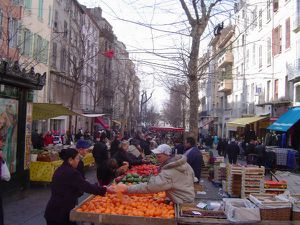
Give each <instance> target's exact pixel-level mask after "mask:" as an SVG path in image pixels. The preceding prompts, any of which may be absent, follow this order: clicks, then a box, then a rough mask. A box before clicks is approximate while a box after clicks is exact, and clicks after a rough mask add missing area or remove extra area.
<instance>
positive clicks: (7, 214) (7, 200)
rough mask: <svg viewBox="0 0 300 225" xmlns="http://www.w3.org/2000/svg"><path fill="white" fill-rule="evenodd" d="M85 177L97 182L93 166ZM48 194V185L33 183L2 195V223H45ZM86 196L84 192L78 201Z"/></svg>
mask: <svg viewBox="0 0 300 225" xmlns="http://www.w3.org/2000/svg"><path fill="white" fill-rule="evenodd" d="M86 178H87V180H88V181H89V182H91V183H96V182H97V180H96V168H95V167H91V168H88V169H87V171H86ZM50 195H51V190H50V185H45V184H42V185H41V184H34V185H31V187H30V188H29V189H27V190H25V191H20V192H15V193H13V194H10V195H9V196H3V208H4V224H5V225H46V221H45V219H44V212H45V209H46V205H47V203H48V200H49V199H50ZM87 197H88V194H84V195H83V196H82V197H81V198H80V199H79V202H81V201H83V200H84V199H86V198H87Z"/></svg>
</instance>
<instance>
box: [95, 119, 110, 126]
mask: <svg viewBox="0 0 300 225" xmlns="http://www.w3.org/2000/svg"><path fill="white" fill-rule="evenodd" d="M95 123H99V124H100V125H101V126H102V127H103V128H104V129H109V125H108V124H107V123H106V121H105V120H104V118H103V117H102V116H98V117H96V118H95Z"/></svg>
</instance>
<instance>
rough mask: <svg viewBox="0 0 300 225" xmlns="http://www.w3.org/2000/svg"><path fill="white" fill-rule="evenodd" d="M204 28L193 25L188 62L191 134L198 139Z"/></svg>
mask: <svg viewBox="0 0 300 225" xmlns="http://www.w3.org/2000/svg"><path fill="white" fill-rule="evenodd" d="M202 33H203V32H202V28H201V27H199V26H195V27H193V30H192V32H191V34H192V46H191V53H190V61H189V64H188V83H189V86H190V90H189V92H190V99H189V100H190V101H189V102H190V118H189V127H190V130H189V131H190V136H192V137H194V138H195V140H197V139H198V117H199V115H198V108H199V104H200V102H199V93H198V89H199V88H198V58H199V46H200V38H201V34H202Z"/></svg>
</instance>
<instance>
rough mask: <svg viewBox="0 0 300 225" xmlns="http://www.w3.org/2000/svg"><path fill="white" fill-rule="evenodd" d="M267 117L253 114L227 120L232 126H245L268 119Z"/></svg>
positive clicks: (228, 124)
mask: <svg viewBox="0 0 300 225" xmlns="http://www.w3.org/2000/svg"><path fill="white" fill-rule="evenodd" d="M266 118H267V117H261V116H252V117H242V118H238V119H235V120H232V121H228V122H227V126H231V127H233V126H234V127H245V126H246V125H247V124H250V123H255V122H257V121H260V120H263V119H266Z"/></svg>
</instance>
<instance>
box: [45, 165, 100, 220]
mask: <svg viewBox="0 0 300 225" xmlns="http://www.w3.org/2000/svg"><path fill="white" fill-rule="evenodd" d="M83 192H87V193H90V194H94V195H104V194H105V193H106V188H103V187H98V186H97V185H92V184H90V183H89V182H87V181H85V180H84V179H83V177H82V176H81V174H80V173H79V172H78V171H77V170H76V169H74V168H72V167H71V166H70V165H69V164H68V163H67V162H64V163H63V164H62V165H61V166H60V167H59V168H58V169H57V170H56V171H55V173H54V175H53V178H52V184H51V197H50V200H49V202H48V204H47V207H46V211H45V215H44V216H45V218H46V220H47V221H51V222H55V223H59V224H68V223H69V214H70V211H71V209H73V208H74V207H75V205H76V202H77V199H78V198H79V197H80V196H81V195H82V194H83Z"/></svg>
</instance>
